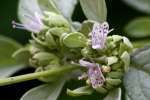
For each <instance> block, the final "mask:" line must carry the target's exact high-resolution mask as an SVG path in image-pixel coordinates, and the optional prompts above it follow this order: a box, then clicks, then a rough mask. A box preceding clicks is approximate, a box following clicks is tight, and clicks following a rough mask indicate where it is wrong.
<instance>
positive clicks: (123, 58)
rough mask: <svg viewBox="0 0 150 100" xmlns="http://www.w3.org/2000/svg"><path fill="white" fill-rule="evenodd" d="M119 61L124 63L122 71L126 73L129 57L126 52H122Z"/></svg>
mask: <svg viewBox="0 0 150 100" xmlns="http://www.w3.org/2000/svg"><path fill="white" fill-rule="evenodd" d="M120 58H121V60H122V61H123V62H124V71H128V69H129V66H130V55H129V53H128V52H127V51H125V52H123V53H122V55H121V57H120Z"/></svg>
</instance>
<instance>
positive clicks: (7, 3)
mask: <svg viewBox="0 0 150 100" xmlns="http://www.w3.org/2000/svg"><path fill="white" fill-rule="evenodd" d="M106 3H107V8H108V22H109V23H110V27H111V28H114V29H115V30H114V31H113V33H116V32H117V33H118V34H122V35H126V33H124V32H123V28H124V26H125V25H126V24H127V23H128V22H129V21H131V20H133V19H134V18H137V17H140V16H148V15H147V14H145V13H142V12H139V11H137V10H135V9H133V8H131V7H129V6H127V5H126V4H125V3H124V2H122V0H106ZM17 5H18V0H0V35H4V36H7V37H11V38H13V39H15V40H16V41H18V42H20V43H22V44H26V43H27V42H28V39H29V38H30V33H29V32H27V31H25V30H19V29H13V28H12V24H11V22H12V20H15V21H19V20H18V18H17ZM72 19H73V20H76V21H80V22H82V21H83V20H85V16H84V14H83V12H82V10H81V7H80V5H79V4H78V5H77V6H76V9H75V12H74V14H73V17H72ZM132 40H134V39H133V38H132ZM1 48H2V47H1ZM32 71H33V70H32V69H27V70H23V71H21V72H19V73H16V74H15V75H18V74H22V73H27V72H32ZM74 83H75V84H74ZM39 84H40V82H39V81H37V80H34V81H28V82H23V83H19V84H14V85H11V86H5V87H0V96H1V98H5V99H4V100H10V98H11V100H19V98H20V97H21V96H22V95H23V94H24V93H25V92H26V91H27V90H29V89H30V88H32V87H34V86H37V85H39ZM79 84H82V83H77V82H75V81H72V82H69V83H67V84H66V86H65V87H68V88H75V87H76V86H78V85H79ZM65 87H64V89H63V92H62V94H61V95H60V98H59V100H91V99H92V100H98V99H99V97H100V95H99V94H96V93H95V95H97V96H95V95H91V96H84V97H79V98H75V97H69V96H67V95H66V93H65Z"/></svg>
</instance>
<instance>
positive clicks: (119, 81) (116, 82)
mask: <svg viewBox="0 0 150 100" xmlns="http://www.w3.org/2000/svg"><path fill="white" fill-rule="evenodd" d="M106 82H107V83H108V84H111V85H113V86H117V85H119V84H121V80H120V79H111V78H106Z"/></svg>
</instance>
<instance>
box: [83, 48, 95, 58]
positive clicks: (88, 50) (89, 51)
mask: <svg viewBox="0 0 150 100" xmlns="http://www.w3.org/2000/svg"><path fill="white" fill-rule="evenodd" d="M81 54H82V56H83V57H85V58H90V57H92V56H93V54H92V49H91V48H88V47H85V48H83V49H82V50H81Z"/></svg>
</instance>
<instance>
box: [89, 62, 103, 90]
mask: <svg viewBox="0 0 150 100" xmlns="http://www.w3.org/2000/svg"><path fill="white" fill-rule="evenodd" d="M88 77H89V79H90V82H91V84H92V87H93V88H97V87H100V86H102V85H103V84H104V82H105V78H104V76H103V73H102V71H101V69H100V67H99V65H97V66H95V67H92V68H89V70H88Z"/></svg>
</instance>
